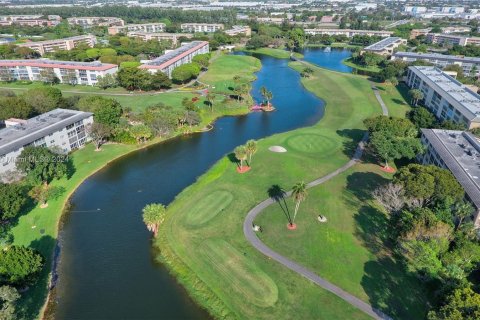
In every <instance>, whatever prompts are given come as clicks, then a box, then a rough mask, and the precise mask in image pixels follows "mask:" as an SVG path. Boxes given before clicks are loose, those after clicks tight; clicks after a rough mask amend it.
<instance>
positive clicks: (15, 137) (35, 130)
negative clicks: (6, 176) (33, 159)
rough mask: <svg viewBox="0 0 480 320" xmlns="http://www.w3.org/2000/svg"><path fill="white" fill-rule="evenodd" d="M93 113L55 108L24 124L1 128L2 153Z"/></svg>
mask: <svg viewBox="0 0 480 320" xmlns="http://www.w3.org/2000/svg"><path fill="white" fill-rule="evenodd" d="M92 115H93V113H90V112H83V111H76V110H67V109H54V110H52V111H49V112H47V113H44V114H41V115H39V116H36V117H34V118H31V119H28V120H26V121H25V122H24V123H22V124H18V125H15V126H11V127H8V128H4V129H1V130H0V155H4V154H8V153H9V152H12V151H15V150H17V149H19V148H21V147H23V146H24V145H26V144H29V143H32V142H34V141H35V140H37V139H40V138H42V137H45V136H47V135H49V134H50V133H53V132H55V131H58V130H60V129H63V128H64V127H66V126H67V125H69V124H71V123H74V122H76V121H79V120H83V119H86V118H88V117H90V116H92Z"/></svg>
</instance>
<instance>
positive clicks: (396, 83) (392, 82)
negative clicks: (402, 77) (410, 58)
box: [388, 77, 398, 87]
mask: <svg viewBox="0 0 480 320" xmlns="http://www.w3.org/2000/svg"><path fill="white" fill-rule="evenodd" d="M388 82H390V84H391V85H392V86H394V87H396V86H398V79H397V78H396V77H391V78H390V79H388Z"/></svg>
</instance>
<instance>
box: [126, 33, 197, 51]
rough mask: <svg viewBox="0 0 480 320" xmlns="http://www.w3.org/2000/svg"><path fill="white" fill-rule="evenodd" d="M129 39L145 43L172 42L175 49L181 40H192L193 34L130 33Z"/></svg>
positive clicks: (128, 34)
mask: <svg viewBox="0 0 480 320" xmlns="http://www.w3.org/2000/svg"><path fill="white" fill-rule="evenodd" d="M127 36H129V37H135V38H140V39H142V40H143V41H149V40H157V41H170V42H171V43H172V46H173V47H176V46H177V44H178V39H179V38H181V37H182V38H188V39H190V38H192V37H193V34H191V33H164V32H161V33H148V32H139V31H136V32H129V33H127Z"/></svg>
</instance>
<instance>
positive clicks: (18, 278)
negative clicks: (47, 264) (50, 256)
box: [0, 246, 44, 285]
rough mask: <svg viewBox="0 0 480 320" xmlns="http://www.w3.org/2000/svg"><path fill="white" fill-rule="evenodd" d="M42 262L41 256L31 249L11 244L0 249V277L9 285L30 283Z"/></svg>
mask: <svg viewBox="0 0 480 320" xmlns="http://www.w3.org/2000/svg"><path fill="white" fill-rule="evenodd" d="M43 264H44V259H43V257H42V256H41V255H40V254H39V253H37V252H36V251H34V250H33V249H30V248H26V247H23V246H11V247H9V248H8V249H6V250H0V279H1V280H2V282H3V283H7V284H10V285H25V284H32V283H34V282H35V280H36V278H37V277H38V274H39V273H40V270H42V267H43Z"/></svg>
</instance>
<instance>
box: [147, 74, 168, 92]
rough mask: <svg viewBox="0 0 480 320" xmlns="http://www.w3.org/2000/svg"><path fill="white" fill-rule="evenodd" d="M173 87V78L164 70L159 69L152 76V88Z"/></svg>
mask: <svg viewBox="0 0 480 320" xmlns="http://www.w3.org/2000/svg"><path fill="white" fill-rule="evenodd" d="M171 87H172V80H170V78H169V77H168V76H167V75H166V74H165V73H163V72H160V71H158V72H157V73H155V74H153V75H152V76H151V89H152V90H159V89H168V88H171Z"/></svg>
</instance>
